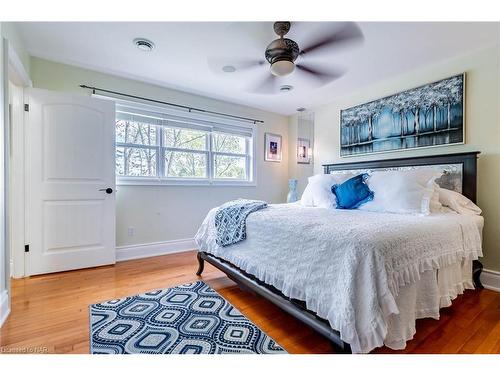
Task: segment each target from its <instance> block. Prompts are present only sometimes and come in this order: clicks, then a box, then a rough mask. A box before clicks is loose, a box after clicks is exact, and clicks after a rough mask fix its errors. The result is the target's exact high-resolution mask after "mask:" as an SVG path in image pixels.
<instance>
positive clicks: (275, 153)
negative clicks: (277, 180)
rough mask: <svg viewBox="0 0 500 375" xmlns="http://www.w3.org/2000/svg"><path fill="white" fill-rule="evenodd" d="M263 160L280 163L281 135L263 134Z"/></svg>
mask: <svg viewBox="0 0 500 375" xmlns="http://www.w3.org/2000/svg"><path fill="white" fill-rule="evenodd" d="M264 143H265V148H264V160H265V161H278V162H280V161H281V135H278V134H272V133H265V134H264Z"/></svg>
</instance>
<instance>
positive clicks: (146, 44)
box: [134, 38, 155, 52]
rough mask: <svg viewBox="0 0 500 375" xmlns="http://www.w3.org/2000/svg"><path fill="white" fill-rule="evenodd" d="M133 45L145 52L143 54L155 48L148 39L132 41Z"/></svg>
mask: <svg viewBox="0 0 500 375" xmlns="http://www.w3.org/2000/svg"><path fill="white" fill-rule="evenodd" d="M134 44H135V45H136V46H137V48H139V49H140V50H141V51H145V52H150V51H152V50H153V49H154V48H155V44H154V43H153V42H152V41H150V40H148V39H144V38H136V39H134Z"/></svg>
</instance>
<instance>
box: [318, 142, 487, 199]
mask: <svg viewBox="0 0 500 375" xmlns="http://www.w3.org/2000/svg"><path fill="white" fill-rule="evenodd" d="M479 154H480V152H479V151H474V152H463V153H457V154H447V155H433V156H417V157H413V158H401V159H385V160H369V161H357V162H352V163H336V164H323V168H324V172H325V173H327V174H328V173H331V172H333V171H341V170H349V169H379V168H397V167H418V166H431V165H447V164H461V165H462V189H461V190H462V194H463V195H465V196H466V197H467V198H469V199H470V200H471V201H473V202H474V203H475V202H476V192H477V186H476V185H477V158H478V155H479Z"/></svg>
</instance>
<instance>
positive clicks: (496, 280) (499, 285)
mask: <svg viewBox="0 0 500 375" xmlns="http://www.w3.org/2000/svg"><path fill="white" fill-rule="evenodd" d="M481 283H482V284H483V286H484V287H485V288H486V289H490V290H494V291H495V292H500V272H498V271H493V270H488V269H483V272H482V273H481Z"/></svg>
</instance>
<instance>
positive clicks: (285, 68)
mask: <svg viewBox="0 0 500 375" xmlns="http://www.w3.org/2000/svg"><path fill="white" fill-rule="evenodd" d="M294 70H295V64H294V63H293V62H292V61H288V60H280V61H276V62H275V63H273V64H272V65H271V73H272V74H274V75H275V76H278V77H282V76H286V75H288V74H290V73H292V72H293V71H294Z"/></svg>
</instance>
